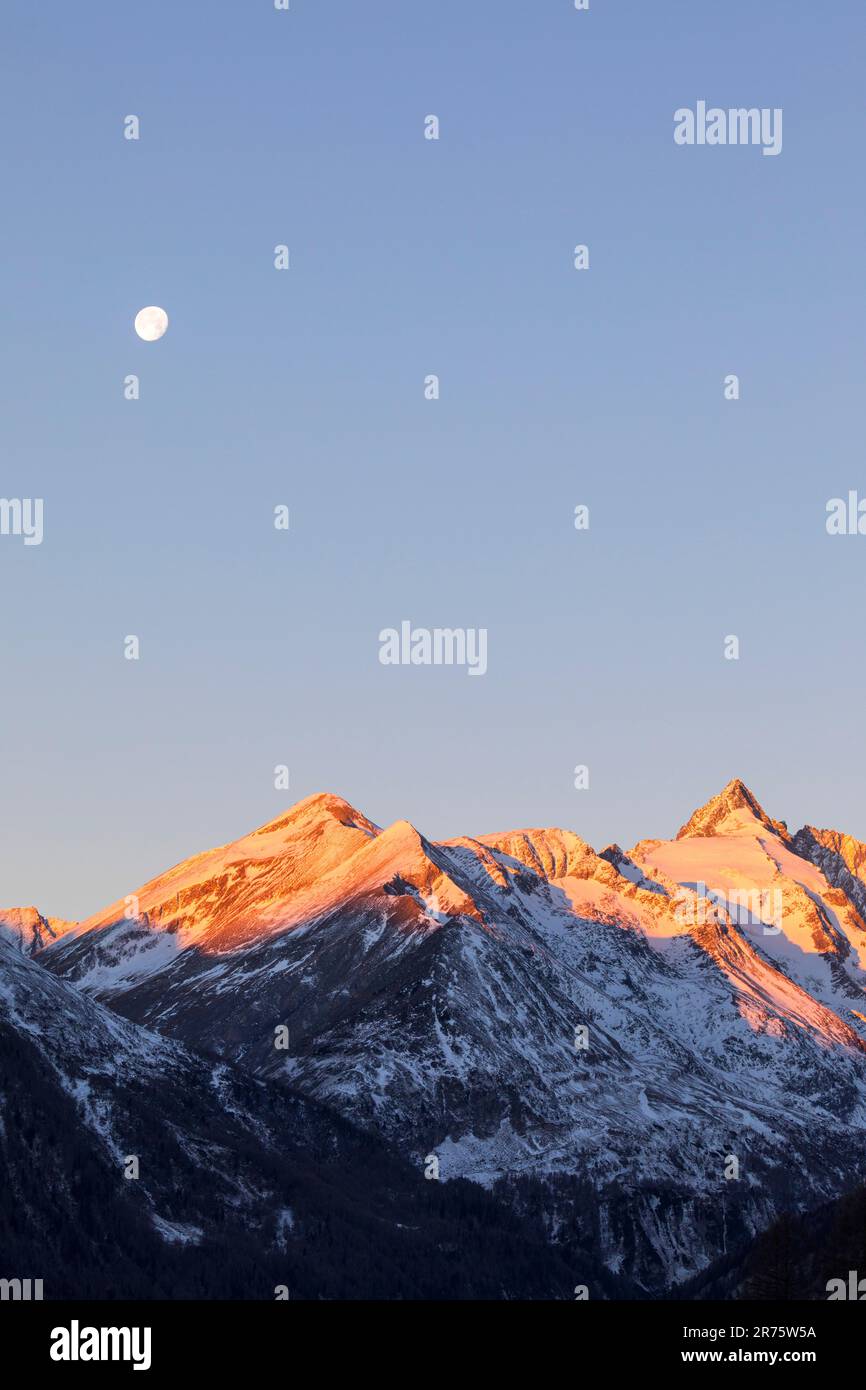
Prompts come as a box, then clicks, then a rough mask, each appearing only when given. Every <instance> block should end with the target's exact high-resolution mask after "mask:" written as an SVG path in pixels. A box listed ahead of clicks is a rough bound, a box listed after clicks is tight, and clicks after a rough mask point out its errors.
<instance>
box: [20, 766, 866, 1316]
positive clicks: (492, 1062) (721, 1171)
mask: <svg viewBox="0 0 866 1390" xmlns="http://www.w3.org/2000/svg"><path fill="white" fill-rule="evenodd" d="M864 873H866V850H864V847H863V846H862V845H858V844H857V842H855V841H852V840H849V839H847V838H846V837H845V836H841V835H837V834H836V832H828V831H814V830H811V829H808V828H807V829H806V830H803V831H800V832H798V834H797V835H794V836H791V835H790V834H789V832H788V830H787V828H786V826H785V824H784V822H781V821H776V820H773V819H771V818H770V817H769V816H768V815H767V814H766V813H765V812H764V811H763V809H762V808H761V806H760V805H759V803H758V802H757V800H756V799H755V797H754V796H753V795H752V793H751V792H750V791H749V790H748V788H747V787H745V785H744V784H743V783H742V782H740V781H738V780H735V781H733V782H731V783H729V785H728V786H727V787H726V788H725V789H724V790H723V792H721V793H720V794H719V795H718V796H716V797H714V798H713V799H712V800H711V801H709V802H708V803H707V804H706V805H705V806H704V807H702V808H700V809H699V810H698V811H696V812H695V814H694V815H693V816H692V817H691V818H690V819H689V820H688V821H687V822H686V824H685V825H684V826H683V828H682V830H681V831H680V833H679V835H678V836H677V837H676V839H674V840H645V841H641V842H640V844H638V845H636V846H635V847H634V848H633V849H632V850H630V851H629V852H628V853H624V852H623V851H622V850H621V849H620V848H619V847H618V846H611V847H609V848H608V849H606V850H604V851H603V852H602V853H601V854H600V855H599V854H596V853H595V852H594V850H593V849H592V848H591V847H590V846H589V845H588V844H586V842H585V841H583V840H581V839H580V838H579V836H577V835H575V834H573V833H572V832H571V831H567V830H558V829H524V830H517V831H509V832H505V833H503V834H499V835H486V836H482V837H480V838H477V839H471V838H458V839H455V840H450V841H447V842H444V843H432V842H430V841H428V840H427V839H425V838H424V836H423V835H421V834H419V832H418V831H417V830H415V829H414V828H413V827H412V826H411V825H409V824H408V823H407V822H405V821H398V822H396V823H395V824H394V825H392V826H389V827H388V828H387V829H384V830H381V829H379V827H377V826H375V825H374V824H373V823H372V822H371V821H369V820H367V819H366V817H364V816H363V815H361V814H360V813H359V812H357V811H355V810H354V809H353V808H352V807H351V806H349V805H348V803H346V802H345V801H343V800H341V799H340V798H339V797H334V796H316V797H310V798H308V799H307V800H306V801H303V802H301V803H299V804H298V805H297V806H296V807H294V808H293V809H292V810H290V811H289V812H288V813H286V814H285V815H284V816H281V817H279V818H278V819H277V820H274V821H271V822H270V823H269V824H268V825H266V826H264V827H262V829H261V830H258V831H256V832H254V833H253V834H251V835H248V836H246V837H244V838H243V839H241V840H239V841H237V842H235V843H234V844H231V845H228V846H224V847H222V848H221V849H219V850H215V851H212V852H209V853H206V854H200V855H197V856H196V857H194V858H193V859H190V860H186V861H185V862H184V863H182V864H180V865H178V866H177V867H176V868H174V869H172V870H171V871H169V872H168V873H167V874H165V875H162V876H161V877H159V878H157V879H154V880H153V881H151V882H150V883H148V884H146V885H145V886H144V887H143V888H141V889H140V890H138V892H137V893H133V894H131V895H130V897H129V898H127V899H124V900H123V902H121V903H116V904H114V905H113V906H112V907H110V908H108V909H107V910H106V911H105V912H103V913H100V914H99V915H98V916H97V917H96V918H93V919H91V920H90V921H88V922H85V923H82V924H81V925H80V926H79V927H77V928H75V929H73V930H71V931H68V932H66V934H65V935H64V936H63V937H62V938H61V939H59V940H57V941H54V942H52V943H51V944H50V945H48V946H47V948H45V949H43V950H41V951H40V952H39V954H38V955H37V957H36V959H37V960H38V961H39V962H40V964H41V965H42V966H44V967H45V968H46V970H47V971H48V972H51V973H53V974H55V975H57V976H62V977H63V978H64V979H65V980H66V981H67V982H70V983H73V984H75V985H76V986H77V988H78V989H79V990H81V991H84V992H85V993H87V994H89V995H91V996H93V997H95V998H96V999H98V1000H100V1001H101V1002H102V1003H103V1004H108V1005H110V1007H111V1009H112V1010H114V1011H115V1012H117V1013H119V1014H122V1015H124V1016H125V1017H126V1018H127V1019H129V1020H131V1021H133V1022H135V1023H137V1024H140V1025H145V1026H146V1027H148V1028H149V1029H152V1030H156V1031H157V1032H159V1033H160V1034H162V1035H165V1036H167V1037H171V1038H173V1039H175V1040H177V1041H178V1042H180V1043H182V1044H184V1045H186V1046H188V1047H190V1048H194V1049H197V1050H205V1051H207V1052H209V1053H211V1054H213V1055H214V1056H215V1057H217V1058H219V1059H222V1060H223V1061H224V1062H225V1063H226V1064H232V1065H239V1066H241V1067H243V1068H245V1069H247V1070H248V1071H249V1072H251V1073H253V1074H254V1075H255V1076H256V1077H257V1078H259V1079H260V1080H263V1081H267V1082H268V1083H269V1084H270V1083H277V1084H284V1085H287V1086H290V1087H292V1088H294V1089H295V1090H297V1091H299V1092H300V1093H302V1094H304V1095H305V1096H307V1097H309V1098H311V1099H312V1100H315V1101H318V1102H323V1103H325V1104H327V1105H328V1106H331V1107H333V1108H334V1109H336V1110H339V1111H340V1112H341V1114H342V1115H343V1116H345V1117H346V1118H348V1119H350V1120H351V1121H352V1122H354V1123H356V1124H358V1125H360V1126H362V1127H364V1128H365V1129H367V1130H369V1131H372V1132H375V1134H377V1135H378V1136H379V1138H380V1139H382V1140H384V1141H385V1142H386V1143H387V1144H388V1146H389V1147H390V1149H391V1150H392V1151H395V1152H399V1153H400V1154H401V1155H402V1156H404V1157H405V1158H406V1159H408V1160H409V1161H410V1162H411V1163H412V1164H413V1165H415V1166H419V1165H421V1164H422V1163H423V1161H424V1159H425V1158H426V1157H427V1156H428V1155H431V1154H435V1155H436V1156H437V1158H438V1161H439V1165H440V1169H441V1174H442V1176H443V1177H444V1178H451V1177H457V1176H465V1177H469V1178H471V1179H472V1180H473V1181H475V1182H476V1183H480V1184H483V1185H485V1186H487V1187H489V1188H490V1187H496V1188H497V1191H498V1192H500V1194H505V1195H507V1196H508V1199H509V1201H510V1202H511V1203H512V1204H513V1205H514V1206H516V1207H517V1208H518V1209H519V1210H522V1211H525V1212H538V1211H542V1212H544V1214H545V1218H546V1220H547V1223H548V1231H549V1234H550V1237H551V1239H552V1240H553V1241H554V1242H556V1241H562V1240H566V1239H568V1238H569V1234H570V1233H573V1232H574V1230H575V1228H576V1226H580V1229H581V1231H582V1232H583V1233H584V1235H586V1237H587V1239H588V1240H590V1242H591V1245H592V1249H593V1251H594V1252H595V1254H596V1255H597V1256H598V1257H599V1258H600V1259H601V1260H602V1261H603V1262H604V1264H605V1265H606V1266H607V1268H608V1269H609V1270H611V1271H613V1272H616V1273H618V1274H620V1275H624V1276H626V1277H628V1278H629V1279H631V1280H632V1281H634V1282H635V1283H636V1284H637V1285H639V1286H641V1287H643V1288H646V1289H652V1290H659V1289H661V1288H663V1287H665V1286H666V1285H668V1284H670V1283H672V1282H676V1281H679V1280H683V1279H686V1278H688V1277H690V1276H692V1275H694V1274H695V1273H697V1272H698V1271H699V1270H700V1269H701V1268H702V1267H704V1266H706V1265H708V1264H709V1263H710V1262H711V1261H712V1260H713V1259H715V1258H717V1257H718V1256H719V1255H720V1254H722V1253H724V1252H725V1251H727V1250H729V1249H733V1248H735V1247H736V1245H737V1244H738V1243H739V1242H742V1241H743V1240H745V1239H746V1238H748V1237H749V1236H750V1235H751V1234H753V1233H754V1232H756V1231H757V1230H759V1229H761V1228H762V1227H764V1226H765V1225H766V1224H767V1223H768V1222H769V1221H770V1220H771V1219H772V1218H773V1216H774V1215H775V1214H776V1213H777V1212H779V1211H781V1210H783V1209H784V1208H786V1207H792V1208H803V1207H805V1206H807V1205H810V1204H814V1203H816V1202H818V1201H820V1200H823V1199H825V1198H828V1197H831V1196H833V1195H835V1194H837V1193H839V1192H840V1191H842V1190H843V1189H844V1188H845V1187H846V1186H847V1185H850V1184H851V1183H853V1182H854V1181H855V1180H856V1179H857V1178H858V1177H860V1176H861V1175H862V1173H863V1168H864V1161H863V1159H862V1157H861V1155H862V1153H863V1141H864V1137H866V1133H864V1131H866V969H864V967H866V921H864V909H866V877H864ZM286 1041H287V1046H283V1045H282V1044H284V1043H286Z"/></svg>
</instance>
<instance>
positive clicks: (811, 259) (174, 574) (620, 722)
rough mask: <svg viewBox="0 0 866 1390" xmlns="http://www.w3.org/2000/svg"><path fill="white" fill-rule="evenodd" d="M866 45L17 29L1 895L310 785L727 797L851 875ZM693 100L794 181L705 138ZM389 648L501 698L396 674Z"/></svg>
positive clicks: (597, 803)
mask: <svg viewBox="0 0 866 1390" xmlns="http://www.w3.org/2000/svg"><path fill="white" fill-rule="evenodd" d="M864 52H866V7H864V5H863V4H862V0H836V2H835V3H833V2H832V0H830V3H822V4H817V3H814V4H810V3H805V0H798V3H797V4H791V3H790V0H761V3H760V4H756V3H755V0H725V3H719V4H715V5H710V4H700V5H698V4H696V3H695V0H659V3H652V0H618V2H617V0H592V7H591V10H590V12H589V13H588V14H582V13H577V12H575V11H574V9H573V7H572V5H571V3H570V0H533V3H531V4H529V3H526V0H472V3H471V4H469V3H467V0H436V3H435V4H426V3H422V0H412V2H411V3H409V2H408V0H368V3H364V4H359V3H358V2H357V0H292V8H291V10H290V12H289V13H278V12H276V11H274V10H273V8H272V4H271V0H237V2H236V3H227V2H226V0H209V2H208V3H205V2H204V0H185V3H184V4H182V5H180V4H178V3H177V0H149V2H148V4H147V5H146V6H133V5H127V4H118V3H116V0H112V3H105V2H103V0H97V2H96V3H93V2H91V3H88V4H87V5H84V6H79V5H76V6H72V5H53V6H50V7H47V8H46V7H45V6H41V5H33V4H32V2H31V3H24V0H8V3H7V5H6V7H5V10H4V24H3V44H2V65H3V81H2V85H0V108H2V128H3V131H4V139H3V188H4V203H5V209H6V211H5V215H4V217H3V219H2V225H0V250H2V257H0V267H2V270H0V274H2V278H3V295H2V299H3V306H4V327H5V331H4V333H3V337H2V345H0V354H2V362H0V430H2V461H3V467H2V487H0V493H2V495H4V496H6V497H43V498H44V499H45V539H44V542H43V544H42V545H41V546H33V547H24V546H23V544H22V543H21V540H20V539H19V538H14V537H0V583H2V594H3V603H2V611H0V633H2V642H3V651H4V654H5V661H4V672H3V682H2V722H0V755H2V765H3V770H4V787H3V793H4V794H3V807H2V817H3V823H2V835H0V844H2V864H0V869H2V872H0V902H2V903H5V904H7V905H12V904H30V903H35V904H36V905H37V906H39V907H40V908H41V910H43V911H45V912H51V913H54V914H58V915H62V916H71V917H77V916H83V915H86V914H88V913H90V912H93V911H94V910H96V909H97V908H98V907H101V906H102V905H103V904H105V903H107V902H109V901H110V900H111V899H113V898H114V897H116V896H117V895H118V894H121V893H125V892H128V891H131V890H132V888H134V887H135V886H137V885H138V884H140V883H141V882H142V881H144V880H145V879H146V878H147V877H149V876H150V875H152V874H154V873H156V872H158V871H160V870H162V869H164V868H166V867H168V866H169V865H170V864H171V863H173V862H174V861H176V860H178V859H181V858H184V857H185V856H186V855H188V854H191V853H193V852H195V851H198V850H200V849H204V848H206V847H208V846H210V845H213V844H218V843H221V842H223V841H226V840H230V839H234V838H236V837H237V836H239V835H241V834H242V833H244V832H246V831H247V830H249V829H251V828H252V827H254V826H255V825H257V824H260V823H262V822H264V821H266V820H268V819H270V818H271V817H272V816H274V815H276V814H277V813H278V812H279V811H280V810H281V809H282V808H283V807H284V806H285V805H286V804H287V803H289V802H292V801H295V800H297V799H299V798H301V797H303V796H305V795H307V794H309V793H310V792H313V791H319V790H331V791H336V792H339V793H341V794H342V795H344V796H346V797H348V798H349V800H351V801H353V802H354V803H355V804H356V805H358V806H359V807H360V808H361V809H362V810H363V811H364V812H365V813H366V814H368V815H369V816H370V817H372V819H374V820H376V821H378V822H380V823H385V824H387V823H388V822H390V821H392V820H394V819H396V818H398V817H405V818H407V819H409V820H411V821H413V822H414V823H415V824H416V825H417V826H418V827H419V829H421V830H422V831H423V832H424V833H425V834H427V835H429V836H431V837H445V836H450V835H457V834H460V833H468V834H473V833H483V832H488V831H492V830H495V829H502V828H506V827H509V826H513V825H538V824H542V825H544V824H558V825H564V826H569V827H571V828H573V829H575V830H577V831H578V832H579V833H580V834H582V835H584V836H585V837H586V838H587V839H588V840H589V841H590V842H591V843H593V844H595V845H596V846H601V845H602V844H605V843H607V842H608V841H610V840H612V839H617V840H618V841H619V842H620V843H622V844H624V845H630V844H631V843H633V842H634V841H635V840H636V839H638V838H640V837H642V836H649V835H658V836H664V835H669V834H671V833H673V832H674V831H675V830H676V829H677V828H678V826H679V825H680V824H681V823H682V822H683V821H684V820H685V819H686V818H687V817H688V816H689V814H690V813H691V811H692V810H693V809H694V807H695V806H696V805H698V804H700V803H701V802H702V801H704V800H705V799H706V798H707V797H708V796H710V795H711V794H713V793H714V792H715V791H717V790H718V789H719V788H720V787H721V786H722V785H723V784H724V783H725V782H726V781H727V780H728V779H729V778H730V777H732V776H734V775H737V776H741V777H743V778H744V780H745V781H747V782H748V783H749V785H750V786H751V787H752V788H753V790H754V791H755V793H756V795H757V796H758V797H759V798H760V799H761V800H762V801H763V802H764V804H765V805H766V807H767V809H768V810H769V811H770V813H771V814H773V815H775V816H781V817H785V818H786V819H788V821H789V823H791V824H792V825H794V824H796V825H799V824H801V823H802V822H803V821H807V820H808V821H811V822H812V823H815V824H818V825H832V826H835V827H837V828H841V829H845V830H847V831H849V832H850V833H852V834H855V835H857V836H858V837H860V838H863V839H866V803H864V796H863V785H864V773H866V753H864V740H863V694H862V691H863V684H864V674H866V663H864V644H866V638H864V633H863V618H862V613H863V573H864V566H866V537H856V538H854V537H834V538H831V537H828V535H827V534H826V531H825V505H826V502H827V500H828V499H829V498H831V497H834V496H838V495H845V494H846V493H847V491H848V489H849V488H859V489H860V491H861V494H863V495H866V467H864V448H863V432H864V422H863V414H864V406H863V401H864V389H863V382H864V374H866V362H864V334H863V319H864V304H863V270H862V262H863V242H864V230H866V206H864V203H866V195H864V180H863V173H862V171H863V156H864V136H866V114H864V109H863V95H862V92H863V83H862V66H863V55H864ZM699 99H706V100H707V101H708V102H709V103H710V104H717V105H720V106H724V107H728V106H759V107H764V106H768V107H782V108H783V110H784V148H783V151H782V154H781V155H780V156H779V157H778V158H775V159H769V158H764V157H763V156H762V155H761V152H760V150H758V149H752V148H720V149H710V148H704V149H698V148H680V147H677V146H676V145H675V144H674V142H673V138H672V137H673V113H674V111H675V110H676V109H677V108H678V107H681V106H694V105H695V103H696V102H697V101H698V100H699ZM129 113H135V114H137V115H138V116H139V117H140V120H141V139H140V141H139V142H137V143H136V142H131V141H126V140H124V139H123V118H124V116H125V115H127V114H129ZM429 113H435V114H436V115H438V116H439V118H440V121H441V139H440V140H439V142H438V143H434V142H428V141H426V140H424V138H423V122H424V117H425V116H426V115H428V114H429ZM282 242H285V243H287V244H288V245H289V247H290V249H291V257H292V268H291V270H290V271H288V272H286V273H278V272H277V271H275V270H274V269H273V248H274V246H275V245H276V244H277V243H282ZM577 242H585V243H588V245H589V247H590V255H591V269H590V271H589V272H587V273H577V272H576V271H575V270H574V269H573V268H572V248H573V247H574V245H575V244H576V243H577ZM154 303H155V304H160V305H162V306H164V307H165V309H166V310H167V311H168V314H169V317H170V320H171V326H170V328H169V332H168V334H167V335H166V337H165V338H164V339H163V340H161V341H160V342H159V343H156V344H145V343H141V342H139V341H138V339H137V338H136V337H135V335H134V333H133V330H132V320H133V317H134V315H135V313H136V311H137V310H138V309H139V308H141V307H142V306H143V305H147V304H154ZM132 372H134V373H137V374H139V375H140V377H141V390H142V397H141V399H140V400H139V401H137V402H128V401H126V400H124V397H123V379H124V377H125V376H126V375H127V373H132ZM430 372H436V373H438V374H439V375H440V377H441V381H442V396H441V399H440V400H439V401H438V402H435V403H431V402H427V401H425V400H424V397H423V379H424V377H425V375H426V374H427V373H430ZM729 372H736V373H738V374H739V375H740V378H741V382H742V399H741V400H740V401H739V402H737V403H730V402H726V401H725V400H724V399H723V393H722V383H723V378H724V376H725V375H726V374H727V373H729ZM280 502H284V503H286V504H287V505H288V506H289V507H290V508H291V515H292V529H291V531H290V532H289V533H288V535H286V534H283V533H277V532H276V531H275V530H274V529H273V524H272V511H273V507H274V505H275V504H277V503H280ZM580 502H584V503H587V504H588V505H589V506H590V508H591V529H590V531H589V532H588V533H581V534H579V533H577V532H575V530H574V528H573V516H572V514H573V509H574V506H575V504H576V503H580ZM404 618H408V619H411V620H412V622H413V623H415V624H416V625H424V626H428V627H433V626H459V627H480V626H484V627H486V628H487V629H488V633H489V638H488V642H489V658H488V659H489V669H488V673H487V675H486V676H485V677H484V678H483V679H470V678H468V677H467V674H466V672H465V670H460V669H453V668H452V669H445V668H425V667H421V668H407V669H403V668H389V667H383V666H381V665H380V664H379V661H378V633H379V630H380V629H381V628H383V627H389V626H397V625H398V624H399V623H400V621H401V620H402V619H404ZM128 633H135V634H137V635H138V636H139V637H140V639H141V644H142V649H141V650H142V655H141V660H140V661H139V662H137V663H136V662H128V661H126V660H124V658H123V639H124V637H125V635H126V634H128ZM728 633H736V634H737V635H738V636H739V638H740V642H741V659H740V661H739V662H728V661H725V660H724V659H723V655H722V645H723V639H724V637H725V635H726V634H728ZM277 763H286V764H288V765H289V767H290V769H291V790H290V792H289V793H288V794H286V793H285V792H277V791H275V789H274V785H273V768H274V765H275V764H277ZM576 763H586V764H588V765H589V767H590V779H591V780H590V789H589V790H588V791H583V792H578V791H575V790H574V788H573V785H572V782H573V778H572V769H573V767H574V765H575V764H576Z"/></svg>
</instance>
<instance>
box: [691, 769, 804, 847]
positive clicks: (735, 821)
mask: <svg viewBox="0 0 866 1390" xmlns="http://www.w3.org/2000/svg"><path fill="white" fill-rule="evenodd" d="M761 827H763V829H764V830H769V831H771V832H772V834H774V835H778V836H779V837H780V838H781V839H783V840H788V839H789V838H790V836H789V835H788V827H787V826H786V825H785V822H784V821H777V820H773V819H772V818H771V817H770V816H768V815H767V813H766V811H765V810H764V808H763V807H762V806H761V805H760V803H759V802H758V800H757V799H756V797H755V796H754V795H753V794H752V792H751V791H750V790H749V788H748V787H747V786H746V784H745V782H742V781H741V780H740V778H739V777H734V778H732V779H731V781H730V782H728V784H727V786H726V787H723V788H722V790H721V791H720V792H719V793H718V795H717V796H713V797H711V798H710V800H709V801H707V802H705V804H704V805H703V806H700V807H699V808H698V809H697V811H695V813H694V815H693V816H692V817H691V818H690V819H689V820H687V821H686V823H685V825H684V826H682V828H681V829H680V830H679V831H678V833H677V839H678V840H686V839H692V838H694V837H697V836H706V835H754V834H758V833H760V830H761Z"/></svg>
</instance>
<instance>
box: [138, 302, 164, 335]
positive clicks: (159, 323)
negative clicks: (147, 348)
mask: <svg viewBox="0 0 866 1390" xmlns="http://www.w3.org/2000/svg"><path fill="white" fill-rule="evenodd" d="M167 328H168V314H167V313H166V312H165V310H164V309H160V308H159V306H158V305H156V304H149V305H148V307H147V308H146V309H139V311H138V313H137V314H136V316H135V331H136V333H137V334H138V336H139V338H143V339H144V341H145V342H146V343H155V342H156V340H157V338H161V337H162V335H163V333H164V332H165V330H166V329H167Z"/></svg>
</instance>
